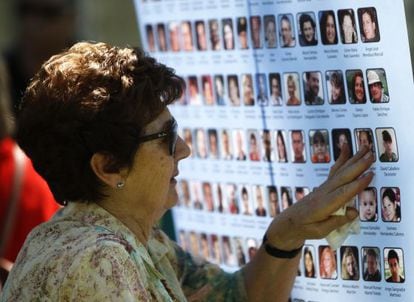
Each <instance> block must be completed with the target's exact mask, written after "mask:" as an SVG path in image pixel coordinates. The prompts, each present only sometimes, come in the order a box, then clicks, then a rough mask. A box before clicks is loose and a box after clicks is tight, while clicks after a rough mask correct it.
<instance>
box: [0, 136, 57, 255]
mask: <svg viewBox="0 0 414 302" xmlns="http://www.w3.org/2000/svg"><path fill="white" fill-rule="evenodd" d="M15 144H16V143H15V142H14V141H13V140H12V139H9V138H7V139H4V140H2V141H0V222H1V223H0V227H1V225H2V223H4V221H5V215H6V211H7V209H8V204H7V203H8V202H9V199H10V194H11V190H12V183H13V179H14V172H15V160H14V155H13V148H14V146H15ZM58 208H59V205H58V203H57V202H55V200H54V198H53V195H52V193H51V192H50V190H49V187H48V185H47V183H46V182H45V181H44V180H43V178H41V177H40V176H39V174H37V173H36V171H35V170H34V168H33V166H32V163H31V161H30V160H29V159H28V158H27V157H26V158H25V166H24V173H23V182H22V188H21V192H20V197H19V202H18V205H17V211H16V216H15V219H14V223H13V224H14V226H13V228H12V233H11V234H10V235H9V240H8V243H7V245H6V249H5V253H4V255H1V257H4V258H6V259H8V260H10V261H12V262H14V261H15V259H16V256H17V254H18V252H19V250H20V248H21V246H22V245H23V242H24V240H25V239H26V236H27V234H28V233H29V232H30V231H31V230H32V229H33V228H34V227H35V226H37V225H38V224H39V223H42V222H44V221H46V220H48V219H49V218H50V217H51V216H52V215H53V214H54V213H55V212H56V210H57V209H58Z"/></svg>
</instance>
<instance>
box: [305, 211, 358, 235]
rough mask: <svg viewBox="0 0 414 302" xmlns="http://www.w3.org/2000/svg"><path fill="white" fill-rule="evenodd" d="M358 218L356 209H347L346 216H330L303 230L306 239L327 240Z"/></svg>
mask: <svg viewBox="0 0 414 302" xmlns="http://www.w3.org/2000/svg"><path fill="white" fill-rule="evenodd" d="M357 217H358V211H357V210H356V209H355V208H347V212H346V215H344V216H329V217H328V218H327V219H325V220H323V221H319V222H316V223H313V224H309V225H306V226H305V227H304V228H303V230H304V234H305V239H321V238H325V237H326V236H327V235H328V234H329V233H331V232H332V231H333V230H336V229H337V228H339V227H341V226H342V225H344V224H346V223H348V222H351V221H353V220H354V219H355V218H357Z"/></svg>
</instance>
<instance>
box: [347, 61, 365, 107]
mask: <svg viewBox="0 0 414 302" xmlns="http://www.w3.org/2000/svg"><path fill="white" fill-rule="evenodd" d="M346 82H347V87H348V100H349V103H351V104H365V103H366V102H367V94H366V90H365V80H364V74H363V73H362V70H360V69H351V70H347V71H346Z"/></svg>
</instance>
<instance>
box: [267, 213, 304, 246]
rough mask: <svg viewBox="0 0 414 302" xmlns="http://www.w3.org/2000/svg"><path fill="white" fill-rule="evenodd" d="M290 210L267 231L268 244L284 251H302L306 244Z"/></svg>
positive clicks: (279, 217)
mask: <svg viewBox="0 0 414 302" xmlns="http://www.w3.org/2000/svg"><path fill="white" fill-rule="evenodd" d="M288 210H289V209H288ZM288 210H287V211H286V212H284V213H282V214H280V215H278V216H277V217H276V218H275V219H274V220H273V222H272V223H271V225H270V226H269V228H268V230H267V231H266V235H267V241H268V243H269V244H270V245H272V246H275V247H277V248H278V249H280V250H283V251H291V250H296V249H300V248H301V247H302V246H303V244H304V242H305V240H304V239H303V237H302V236H301V233H300V229H298V225H297V224H296V223H294V221H293V218H292V217H290V215H289V214H288V212H289V211H288Z"/></svg>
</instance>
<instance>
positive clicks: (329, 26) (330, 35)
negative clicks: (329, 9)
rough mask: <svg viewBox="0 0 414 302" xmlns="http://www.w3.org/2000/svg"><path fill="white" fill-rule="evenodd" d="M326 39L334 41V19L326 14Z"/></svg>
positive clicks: (329, 41) (330, 41)
mask: <svg viewBox="0 0 414 302" xmlns="http://www.w3.org/2000/svg"><path fill="white" fill-rule="evenodd" d="M325 26H326V28H325V31H326V40H327V41H328V43H331V44H333V43H335V37H336V28H335V20H334V17H333V16H332V15H328V17H327V18H326V25H325Z"/></svg>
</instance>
